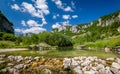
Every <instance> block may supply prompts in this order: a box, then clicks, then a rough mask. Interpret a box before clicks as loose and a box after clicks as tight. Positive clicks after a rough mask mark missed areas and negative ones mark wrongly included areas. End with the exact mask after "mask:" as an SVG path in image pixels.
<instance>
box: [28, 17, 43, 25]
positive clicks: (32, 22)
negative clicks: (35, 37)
mask: <svg viewBox="0 0 120 74" xmlns="http://www.w3.org/2000/svg"><path fill="white" fill-rule="evenodd" d="M27 24H28V26H29V27H33V26H34V27H35V26H42V25H41V24H38V22H36V21H34V20H31V19H30V20H28V21H27Z"/></svg>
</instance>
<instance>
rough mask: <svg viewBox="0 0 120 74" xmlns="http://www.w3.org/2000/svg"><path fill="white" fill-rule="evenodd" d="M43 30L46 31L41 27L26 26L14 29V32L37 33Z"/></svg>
mask: <svg viewBox="0 0 120 74" xmlns="http://www.w3.org/2000/svg"><path fill="white" fill-rule="evenodd" d="M43 31H46V29H45V28H41V27H31V28H27V29H19V28H16V29H15V32H20V33H23V34H26V33H35V34H38V33H40V32H43Z"/></svg>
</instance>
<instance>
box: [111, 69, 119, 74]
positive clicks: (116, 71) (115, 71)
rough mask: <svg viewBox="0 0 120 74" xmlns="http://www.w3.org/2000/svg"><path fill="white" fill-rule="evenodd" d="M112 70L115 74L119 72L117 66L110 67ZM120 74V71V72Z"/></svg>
mask: <svg viewBox="0 0 120 74" xmlns="http://www.w3.org/2000/svg"><path fill="white" fill-rule="evenodd" d="M110 70H111V71H112V72H113V73H114V74H118V73H119V70H118V69H116V68H110ZM119 74H120V73H119Z"/></svg>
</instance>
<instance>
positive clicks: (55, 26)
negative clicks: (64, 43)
mask: <svg viewBox="0 0 120 74" xmlns="http://www.w3.org/2000/svg"><path fill="white" fill-rule="evenodd" d="M60 27H61V25H60V24H59V23H56V24H53V25H52V28H53V29H55V28H60Z"/></svg>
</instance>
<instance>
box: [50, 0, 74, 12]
mask: <svg viewBox="0 0 120 74" xmlns="http://www.w3.org/2000/svg"><path fill="white" fill-rule="evenodd" d="M52 1H53V2H54V3H55V4H56V5H57V7H58V8H59V9H62V10H63V11H66V12H68V11H70V12H72V11H73V10H72V8H71V7H70V6H65V5H66V4H65V3H64V5H63V3H62V1H61V0H52Z"/></svg>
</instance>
